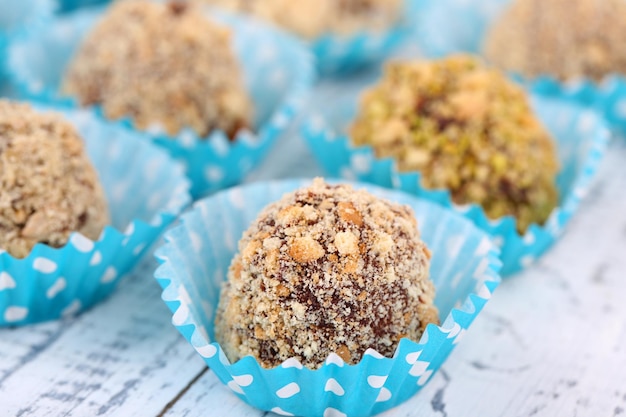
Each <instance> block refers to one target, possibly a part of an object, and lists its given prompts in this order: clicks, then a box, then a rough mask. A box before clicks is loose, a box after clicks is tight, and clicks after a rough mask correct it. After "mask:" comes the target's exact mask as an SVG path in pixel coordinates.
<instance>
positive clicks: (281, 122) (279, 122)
mask: <svg viewBox="0 0 626 417" xmlns="http://www.w3.org/2000/svg"><path fill="white" fill-rule="evenodd" d="M272 124H273V125H274V126H276V127H277V128H279V129H284V128H286V127H287V125H288V124H289V118H288V117H287V116H285V114H284V113H278V114H276V115H275V116H274V117H273V118H272Z"/></svg>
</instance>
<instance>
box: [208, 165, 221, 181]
mask: <svg viewBox="0 0 626 417" xmlns="http://www.w3.org/2000/svg"><path fill="white" fill-rule="evenodd" d="M204 176H205V178H206V179H207V181H209V182H220V181H222V180H223V179H224V172H223V171H222V169H221V168H220V167H217V166H210V167H207V168H206V169H205V170H204Z"/></svg>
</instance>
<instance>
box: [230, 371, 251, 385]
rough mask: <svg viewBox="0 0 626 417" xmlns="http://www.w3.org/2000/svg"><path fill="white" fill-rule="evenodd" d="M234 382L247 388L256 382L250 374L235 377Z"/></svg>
mask: <svg viewBox="0 0 626 417" xmlns="http://www.w3.org/2000/svg"><path fill="white" fill-rule="evenodd" d="M233 380H234V381H235V382H236V383H237V385H239V386H240V387H247V386H248V385H250V384H252V382H253V381H254V378H253V377H252V375H249V374H246V375H238V376H235V375H233Z"/></svg>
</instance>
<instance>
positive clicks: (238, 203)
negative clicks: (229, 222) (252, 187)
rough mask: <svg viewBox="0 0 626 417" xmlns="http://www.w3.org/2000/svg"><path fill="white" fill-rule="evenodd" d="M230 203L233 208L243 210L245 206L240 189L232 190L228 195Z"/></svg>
mask: <svg viewBox="0 0 626 417" xmlns="http://www.w3.org/2000/svg"><path fill="white" fill-rule="evenodd" d="M228 196H229V198H230V202H231V203H232V204H233V206H235V208H238V209H243V208H245V206H246V199H245V197H244V195H243V192H242V191H241V190H240V189H234V190H232V191H231V192H230V193H229V195H228Z"/></svg>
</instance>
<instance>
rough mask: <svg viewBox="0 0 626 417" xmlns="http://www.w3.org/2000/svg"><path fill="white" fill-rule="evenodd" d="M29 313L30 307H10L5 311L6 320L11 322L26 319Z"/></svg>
mask: <svg viewBox="0 0 626 417" xmlns="http://www.w3.org/2000/svg"><path fill="white" fill-rule="evenodd" d="M27 315H28V309H27V308H25V307H15V306H13V307H8V308H7V309H6V310H5V311H4V320H5V321H7V322H10V323H14V322H16V321H20V320H24V319H25V318H26V316H27Z"/></svg>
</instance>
